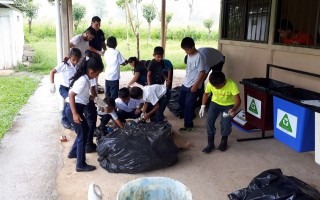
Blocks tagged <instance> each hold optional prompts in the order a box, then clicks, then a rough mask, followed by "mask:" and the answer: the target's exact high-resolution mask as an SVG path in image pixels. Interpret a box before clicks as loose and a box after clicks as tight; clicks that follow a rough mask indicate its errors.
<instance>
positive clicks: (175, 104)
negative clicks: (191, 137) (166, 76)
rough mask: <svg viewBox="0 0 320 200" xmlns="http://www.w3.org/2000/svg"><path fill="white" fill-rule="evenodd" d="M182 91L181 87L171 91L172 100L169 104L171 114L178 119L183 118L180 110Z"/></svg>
mask: <svg viewBox="0 0 320 200" xmlns="http://www.w3.org/2000/svg"><path fill="white" fill-rule="evenodd" d="M180 89H181V87H180V86H178V87H175V88H172V89H171V98H170V100H169V102H168V104H167V107H168V108H169V110H170V112H172V114H173V115H174V116H176V117H179V118H180V119H181V118H183V117H182V114H181V113H182V111H181V109H180V105H179V95H180Z"/></svg>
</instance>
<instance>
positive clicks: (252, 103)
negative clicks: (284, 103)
mask: <svg viewBox="0 0 320 200" xmlns="http://www.w3.org/2000/svg"><path fill="white" fill-rule="evenodd" d="M247 112H248V113H250V114H251V115H253V116H255V117H257V118H259V119H261V101H260V100H258V99H255V98H253V97H251V96H249V95H247Z"/></svg>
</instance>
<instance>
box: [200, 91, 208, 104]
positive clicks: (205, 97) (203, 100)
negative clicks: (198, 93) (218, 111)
mask: <svg viewBox="0 0 320 200" xmlns="http://www.w3.org/2000/svg"><path fill="white" fill-rule="evenodd" d="M208 97H209V93H203V95H202V105H206V104H207V101H208Z"/></svg>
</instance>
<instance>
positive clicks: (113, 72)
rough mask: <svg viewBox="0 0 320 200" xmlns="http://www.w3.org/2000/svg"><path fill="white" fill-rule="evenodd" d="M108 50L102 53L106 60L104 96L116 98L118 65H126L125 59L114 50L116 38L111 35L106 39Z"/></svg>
mask: <svg viewBox="0 0 320 200" xmlns="http://www.w3.org/2000/svg"><path fill="white" fill-rule="evenodd" d="M107 47H108V50H107V51H106V53H105V54H104V58H105V61H106V70H105V79H106V80H105V86H106V94H105V95H106V96H105V97H112V98H114V99H116V98H118V90H119V79H120V65H126V64H127V61H126V59H124V57H123V56H122V55H121V53H120V52H119V51H118V50H116V47H117V39H116V38H115V37H113V36H111V37H109V38H108V39H107Z"/></svg>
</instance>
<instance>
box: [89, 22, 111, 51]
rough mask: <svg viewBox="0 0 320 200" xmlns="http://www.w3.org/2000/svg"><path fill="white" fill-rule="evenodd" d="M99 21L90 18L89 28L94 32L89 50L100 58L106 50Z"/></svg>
mask: <svg viewBox="0 0 320 200" xmlns="http://www.w3.org/2000/svg"><path fill="white" fill-rule="evenodd" d="M100 26H101V19H100V18H99V17H98V16H94V17H92V20H91V27H92V28H93V29H94V30H95V31H96V34H95V37H94V39H93V40H91V41H90V42H89V50H90V51H91V52H93V53H96V54H99V55H100V56H102V55H103V54H104V51H105V50H106V49H107V47H106V44H105V42H104V41H105V40H106V38H105V37H104V32H103V31H102V30H101V29H100Z"/></svg>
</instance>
